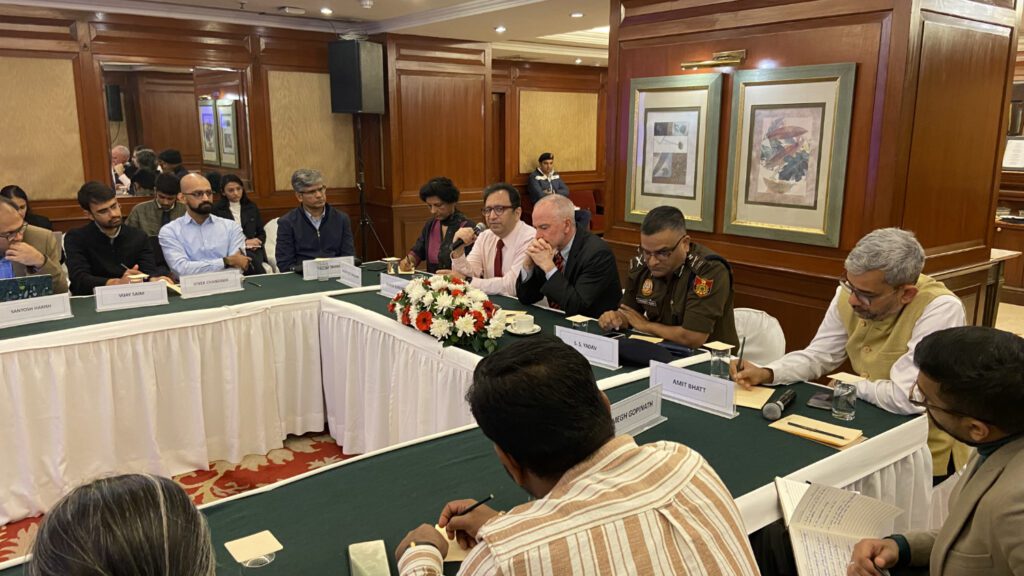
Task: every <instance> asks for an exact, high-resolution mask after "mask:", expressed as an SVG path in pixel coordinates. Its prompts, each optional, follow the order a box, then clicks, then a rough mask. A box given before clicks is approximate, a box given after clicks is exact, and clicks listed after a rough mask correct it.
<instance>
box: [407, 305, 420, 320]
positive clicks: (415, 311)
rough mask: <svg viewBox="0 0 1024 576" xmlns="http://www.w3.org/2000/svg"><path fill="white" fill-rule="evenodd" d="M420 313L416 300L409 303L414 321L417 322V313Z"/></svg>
mask: <svg viewBox="0 0 1024 576" xmlns="http://www.w3.org/2000/svg"><path fill="white" fill-rule="evenodd" d="M419 313H420V307H419V306H417V305H416V303H415V302H414V303H412V304H410V305H409V319H410V320H412V321H413V322H414V323H415V322H416V315H417V314H419Z"/></svg>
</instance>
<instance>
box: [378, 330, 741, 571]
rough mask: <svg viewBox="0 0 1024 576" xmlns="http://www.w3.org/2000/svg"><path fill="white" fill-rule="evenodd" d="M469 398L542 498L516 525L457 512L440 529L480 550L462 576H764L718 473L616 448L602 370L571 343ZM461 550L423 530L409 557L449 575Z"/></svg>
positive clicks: (492, 363) (657, 448) (696, 458)
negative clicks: (449, 559) (447, 562)
mask: <svg viewBox="0 0 1024 576" xmlns="http://www.w3.org/2000/svg"><path fill="white" fill-rule="evenodd" d="M466 400H467V402H469V407H470V410H471V411H472V413H473V417H474V418H475V419H476V422H477V424H479V425H480V429H481V430H482V431H483V433H484V435H486V436H487V438H488V439H489V440H491V442H493V443H494V451H495V453H496V454H497V457H498V460H499V461H500V462H501V465H502V466H503V467H504V468H505V470H506V472H508V474H509V476H510V477H511V478H512V480H513V481H515V483H516V484H518V485H519V486H520V487H522V488H523V490H525V491H526V492H527V493H528V494H529V495H530V496H531V497H532V498H534V499H535V500H532V501H530V502H527V503H525V504H521V505H519V506H516V507H515V508H512V509H511V510H509V511H508V513H505V514H499V513H498V512H496V511H495V510H493V509H491V508H490V507H488V506H486V505H481V506H478V507H477V508H475V509H474V510H472V511H471V512H469V513H467V514H462V512H463V511H464V510H466V508H468V507H469V506H470V505H472V504H473V501H472V500H456V501H453V502H449V503H448V504H447V505H446V506H445V507H444V510H443V511H442V512H441V516H440V520H439V521H438V524H439V525H440V526H441V527H443V528H445V529H446V530H447V531H448V534H449V535H456V536H457V537H458V539H459V540H460V541H461V542H463V543H465V544H467V545H469V546H471V547H472V550H471V551H470V552H469V554H468V556H467V557H466V560H465V561H464V562H463V563H462V566H461V568H460V570H459V574H460V575H464V576H470V575H484V574H526V573H530V574H533V573H535V572H536V573H537V574H557V575H562V574H602V575H605V576H611V575H619V574H621V575H627V574H628V575H630V576H632V575H638V574H659V575H663V576H668V575H672V574H729V575H731V576H738V575H745V574H757V573H758V571H757V566H756V565H755V563H754V557H753V554H752V552H751V549H750V543H749V542H748V541H747V534H746V530H745V529H744V527H743V520H742V518H741V517H740V514H739V509H738V508H737V507H736V503H735V502H734V501H733V499H732V496H730V495H729V490H728V489H727V488H726V487H725V485H724V484H723V483H722V481H721V479H719V477H718V475H717V474H715V471H714V470H713V469H712V468H711V466H710V465H709V464H708V463H707V461H706V460H704V458H703V457H702V456H701V455H700V454H698V453H696V452H694V451H693V450H691V449H689V448H687V447H686V446H683V445H681V444H676V443H674V442H655V443H653V444H645V445H642V446H638V445H637V444H636V442H635V441H634V440H633V438H632V437H630V436H615V425H614V423H613V422H612V416H611V407H610V404H609V402H608V397H607V396H605V395H604V393H603V392H601V390H600V389H598V387H597V384H596V383H595V381H594V371H593V370H592V369H591V367H590V365H589V364H588V363H587V360H586V359H585V358H583V356H582V355H581V354H580V353H579V352H577V351H576V350H574V349H572V348H571V347H569V346H567V345H566V344H564V343H562V342H561V341H560V340H558V339H556V338H553V337H551V336H538V337H535V338H530V339H528V340H521V341H519V342H516V343H514V344H512V345H510V346H508V347H506V348H501V349H499V350H498V351H496V352H494V353H493V354H491V355H490V356H487V357H485V358H484V359H483V360H481V361H480V363H479V364H477V366H476V369H475V370H474V372H473V385H472V386H471V387H470V389H469V391H468V392H467V393H466ZM413 544H415V546H413ZM447 552H448V542H447V541H446V540H445V539H444V538H442V537H441V535H440V534H438V532H437V531H436V530H435V529H434V527H433V525H432V524H423V525H422V526H420V527H419V528H417V529H415V530H413V531H412V532H409V534H408V535H407V536H406V537H405V539H404V540H402V542H401V543H400V544H399V545H398V549H397V550H396V552H395V555H396V558H397V559H398V569H399V571H400V573H401V574H402V575H403V576H411V575H414V574H415V575H425V576H435V575H439V574H441V562H442V559H443V558H444V556H445V555H446V554H447ZM531 566H538V567H543V569H542V568H537V569H536V571H534V570H533V569H531V568H528V567H531Z"/></svg>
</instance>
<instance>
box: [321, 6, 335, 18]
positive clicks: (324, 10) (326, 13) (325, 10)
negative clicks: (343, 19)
mask: <svg viewBox="0 0 1024 576" xmlns="http://www.w3.org/2000/svg"><path fill="white" fill-rule="evenodd" d="M320 13H321V14H323V15H324V16H330V15H331V14H334V10H331V9H330V8H321V9H320Z"/></svg>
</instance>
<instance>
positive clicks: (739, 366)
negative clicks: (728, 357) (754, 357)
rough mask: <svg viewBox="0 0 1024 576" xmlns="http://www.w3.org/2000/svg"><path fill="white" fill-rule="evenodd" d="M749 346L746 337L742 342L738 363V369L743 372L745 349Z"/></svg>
mask: <svg viewBox="0 0 1024 576" xmlns="http://www.w3.org/2000/svg"><path fill="white" fill-rule="evenodd" d="M746 345H747V337H746V336H744V337H743V340H740V358H739V360H737V361H736V369H737V370H743V347H744V346H746Z"/></svg>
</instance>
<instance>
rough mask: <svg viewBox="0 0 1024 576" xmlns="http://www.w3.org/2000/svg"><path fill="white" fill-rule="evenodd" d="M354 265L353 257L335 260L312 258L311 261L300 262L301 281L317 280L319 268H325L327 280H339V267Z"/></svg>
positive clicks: (340, 257)
mask: <svg viewBox="0 0 1024 576" xmlns="http://www.w3.org/2000/svg"><path fill="white" fill-rule="evenodd" d="M343 263H344V264H353V265H354V264H355V263H356V258H355V256H338V257H336V258H314V259H312V260H304V261H303V262H302V279H303V280H317V279H318V278H319V272H318V270H319V269H320V266H321V265H323V266H327V277H328V278H340V277H341V265H342V264H343Z"/></svg>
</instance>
